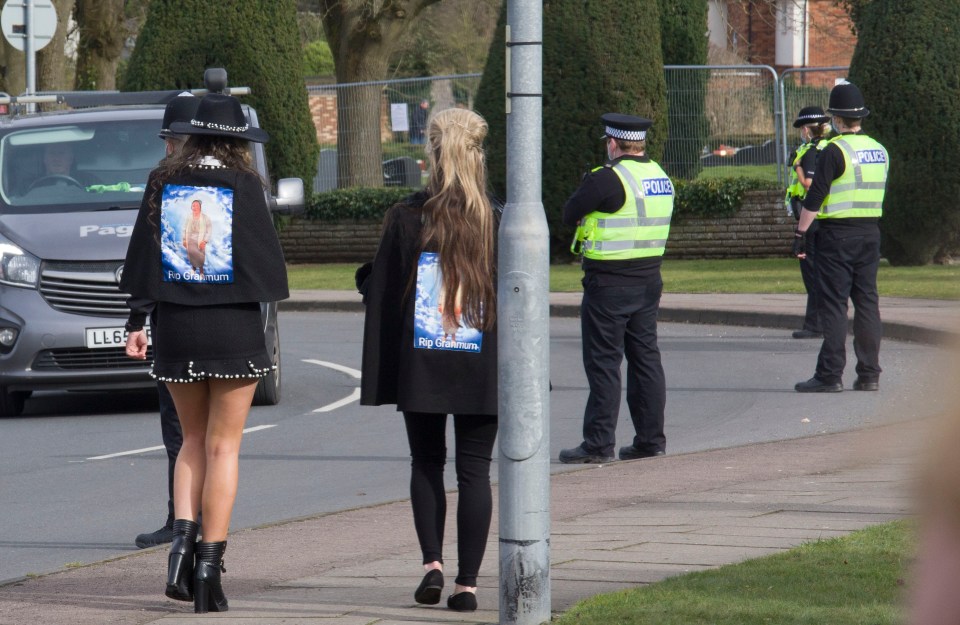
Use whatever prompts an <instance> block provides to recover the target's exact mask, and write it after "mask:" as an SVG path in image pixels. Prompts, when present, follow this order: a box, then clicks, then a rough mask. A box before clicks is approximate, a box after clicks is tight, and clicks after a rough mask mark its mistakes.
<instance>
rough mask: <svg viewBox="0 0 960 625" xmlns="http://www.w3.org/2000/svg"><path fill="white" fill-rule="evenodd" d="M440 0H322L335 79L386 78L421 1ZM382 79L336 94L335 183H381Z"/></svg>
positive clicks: (429, 2)
mask: <svg viewBox="0 0 960 625" xmlns="http://www.w3.org/2000/svg"><path fill="white" fill-rule="evenodd" d="M439 1H440V0H392V1H386V2H384V1H374V0H324V2H323V9H322V10H323V27H324V31H325V33H326V35H327V41H328V43H329V44H330V49H331V51H332V52H333V58H334V65H335V67H336V75H337V82H338V83H341V84H343V83H355V82H369V81H377V80H383V79H384V78H386V74H387V68H388V63H389V61H390V56H391V55H392V54H393V53H394V52H395V51H396V50H397V49H398V48H399V46H400V45H401V43H402V41H403V37H404V35H405V34H407V32H408V31H409V29H410V26H411V24H412V23H413V21H414V20H415V18H416V17H417V16H418V15H419V14H420V12H421V11H422V10H423V8H424V7H426V6H428V5H431V4H434V3H436V2H439ZM382 99H383V87H382V85H367V86H359V87H342V88H341V89H340V90H339V93H338V96H337V175H338V186H340V187H360V186H362V187H382V186H383V165H382V160H383V148H382V146H381V144H380V111H381V106H382V104H381V102H382Z"/></svg>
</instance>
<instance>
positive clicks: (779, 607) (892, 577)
mask: <svg viewBox="0 0 960 625" xmlns="http://www.w3.org/2000/svg"><path fill="white" fill-rule="evenodd" d="M911 554H912V532H911V530H910V527H909V526H908V525H907V524H906V523H905V522H899V521H898V522H894V523H888V524H885V525H878V526H874V527H870V528H867V529H865V530H861V531H858V532H854V533H852V534H849V535H848V536H845V537H842V538H835V539H830V540H824V541H818V542H812V543H807V544H805V545H802V546H800V547H797V548H795V549H791V550H789V551H787V552H784V553H780V554H776V555H772V556H768V557H764V558H758V559H755V560H748V561H746V562H742V563H740V564H733V565H728V566H724V567H720V568H717V569H713V570H710V571H701V572H697V573H690V574H688V575H683V576H680V577H674V578H671V579H667V580H664V581H662V582H658V583H656V584H652V585H650V586H647V587H643V588H635V589H630V590H624V591H620V592H614V593H609V594H603V595H597V596H596V597H592V598H590V599H586V600H584V601H581V602H580V603H578V604H576V605H575V606H574V607H573V608H571V609H570V610H569V611H567V612H566V613H564V614H563V615H561V617H560V618H559V619H558V620H556V621H554V623H555V625H610V624H611V623H617V624H618V625H708V624H709V625H771V624H776V625H824V624H826V623H829V624H830V625H894V624H898V623H901V622H902V617H903V615H902V614H901V609H900V606H901V593H902V579H903V577H904V568H905V564H906V562H907V560H908V558H909V557H910V555H911Z"/></svg>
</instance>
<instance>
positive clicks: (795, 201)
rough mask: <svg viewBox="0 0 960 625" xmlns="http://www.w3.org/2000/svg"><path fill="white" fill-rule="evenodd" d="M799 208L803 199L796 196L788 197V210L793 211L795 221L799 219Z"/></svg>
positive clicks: (801, 206) (801, 207)
mask: <svg viewBox="0 0 960 625" xmlns="http://www.w3.org/2000/svg"><path fill="white" fill-rule="evenodd" d="M801 209H803V200H801V199H800V198H798V197H796V196H794V197H792V198H790V211H791V212H792V213H793V218H794V219H796V220H797V221H800V211H801Z"/></svg>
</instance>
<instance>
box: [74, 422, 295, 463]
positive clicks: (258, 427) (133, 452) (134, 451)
mask: <svg viewBox="0 0 960 625" xmlns="http://www.w3.org/2000/svg"><path fill="white" fill-rule="evenodd" d="M275 427H277V426H276V425H255V426H253V427H250V428H247V429H245V430H244V431H243V433H244V434H249V433H250V432H259V431H260V430H269V429H270V428H275ZM163 449H164V446H163V445H157V446H156V447H144V448H143V449H131V450H130V451H120V452H117V453H115V454H106V455H103V456H94V457H92V458H87V460H107V459H109V458H119V457H120V456H135V455H137V454H145V453H147V452H150V451H162V450H163Z"/></svg>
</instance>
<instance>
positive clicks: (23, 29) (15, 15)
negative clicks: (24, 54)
mask: <svg viewBox="0 0 960 625" xmlns="http://www.w3.org/2000/svg"><path fill="white" fill-rule="evenodd" d="M0 28H2V29H3V36H4V37H6V38H7V41H9V42H10V45H11V46H13V47H14V48H16V49H17V50H21V51H23V50H26V48H27V3H26V2H25V0H7V3H6V4H5V5H4V6H3V11H2V12H0ZM56 32H57V9H56V8H55V7H54V6H53V3H51V2H50V1H49V0H35V1H34V3H33V49H34V50H39V49H41V48H43V47H44V46H45V45H47V44H48V43H50V40H51V39H53V36H54V34H56Z"/></svg>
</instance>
